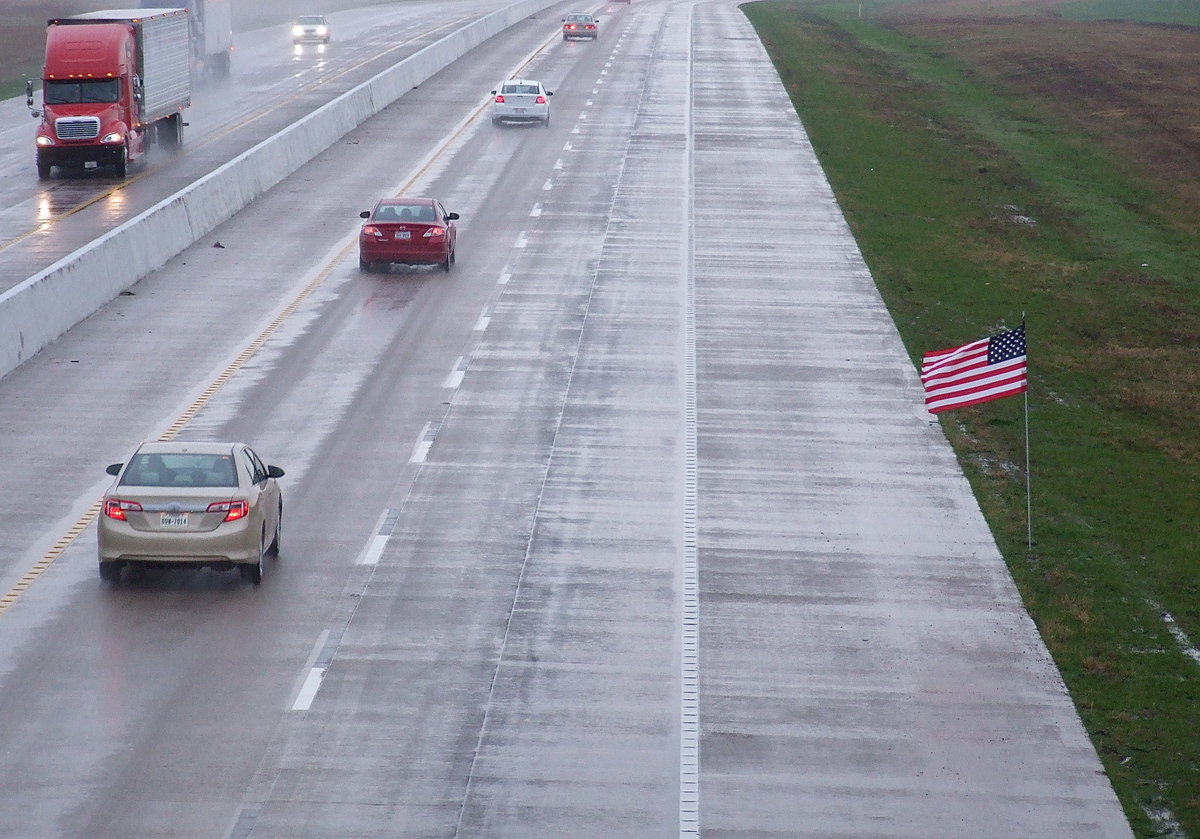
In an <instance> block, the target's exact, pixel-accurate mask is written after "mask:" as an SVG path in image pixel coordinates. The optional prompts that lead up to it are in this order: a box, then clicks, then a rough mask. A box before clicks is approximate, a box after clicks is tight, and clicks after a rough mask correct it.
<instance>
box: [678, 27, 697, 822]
mask: <svg viewBox="0 0 1200 839" xmlns="http://www.w3.org/2000/svg"><path fill="white" fill-rule="evenodd" d="M687 16H688V23H687V33H688V36H687V37H688V43H687V46H688V52H687V96H686V101H685V105H684V107H685V109H686V114H685V121H686V123H687V130H686V131H685V132H684V133H685V136H686V137H687V151H686V154H685V160H684V172H683V178H684V180H683V182H684V183H685V184H686V195H687V211H686V217H685V220H684V221H685V226H686V230H685V234H684V235H685V242H684V245H685V249H686V250H685V254H686V257H685V260H684V264H685V266H686V267H685V276H684V278H683V279H684V287H685V294H684V313H683V315H684V316H683V325H684V328H683V356H684V406H683V413H684V416H683V422H684V435H683V438H684V488H683V563H682V580H681V583H682V586H683V602H682V609H681V613H680V644H681V649H680V674H679V675H680V693H679V836H680V839H698V837H699V836H700V581H699V576H700V575H699V557H698V546H697V524H696V506H697V500H696V496H697V492H698V485H697V483H698V481H697V463H696V461H697V454H696V450H697V446H696V239H695V230H694V228H695V218H696V206H695V204H696V198H695V195H696V193H695V184H696V179H695V173H696V165H695V154H696V143H695V131H694V129H695V122H694V115H693V107H694V103H695V92H694V91H695V87H694V86H695V55H696V51H695V44H694V38H695V6H688V10H687Z"/></svg>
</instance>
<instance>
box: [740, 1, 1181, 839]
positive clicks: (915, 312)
mask: <svg viewBox="0 0 1200 839" xmlns="http://www.w3.org/2000/svg"><path fill="white" fill-rule="evenodd" d="M744 8H745V9H746V12H747V14H748V16H749V17H750V19H751V21H752V22H753V23H754V25H755V26H756V27H757V29H758V31H759V34H760V37H761V38H762V40H763V42H764V44H766V46H767V48H768V51H769V52H770V54H771V56H772V58H773V60H774V61H775V63H776V66H777V68H778V69H779V73H780V77H781V79H782V80H783V82H784V84H785V85H786V86H787V88H788V90H789V92H790V93H791V96H792V99H793V102H794V103H795V105H796V109H797V111H798V113H799V114H800V117H801V119H802V120H803V122H804V124H805V126H806V128H807V130H808V132H809V134H810V136H811V138H812V141H813V145H814V147H815V148H816V150H817V153H818V155H819V157H820V159H821V162H822V165H823V166H824V168H825V170H826V173H827V174H828V176H829V178H830V181H831V182H832V184H833V186H834V189H835V191H836V193H837V195H838V199H839V202H840V203H841V205H842V208H843V210H844V211H845V213H846V216H847V218H848V220H849V221H850V224H851V226H852V227H853V229H854V231H855V235H856V237H857V239H858V242H859V245H860V247H861V248H862V250H863V254H864V256H865V257H866V259H867V262H868V264H869V265H870V266H871V270H872V273H873V275H874V276H875V279H876V282H877V284H878V285H879V288H880V291H881V293H882V294H883V296H884V299H885V300H886V302H887V304H888V306H889V308H890V310H891V312H892V315H893V317H894V319H895V321H896V323H897V326H898V328H899V329H900V332H901V335H902V336H903V338H904V341H905V344H906V346H907V348H908V351H909V353H910V355H911V357H912V359H913V363H914V365H919V359H920V356H921V354H922V352H924V351H925V350H931V349H937V348H941V347H945V346H952V345H954V344H958V343H962V342H965V341H967V340H971V339H974V338H978V337H982V336H983V335H986V334H990V333H993V332H995V331H997V330H998V329H1000V328H1001V326H1004V325H1007V326H1013V325H1015V324H1016V323H1018V322H1019V321H1020V319H1021V316H1022V313H1023V312H1024V313H1026V315H1027V319H1028V337H1029V353H1030V371H1031V390H1030V424H1031V438H1032V440H1031V449H1032V460H1033V476H1032V486H1033V509H1034V516H1033V522H1032V526H1033V533H1034V539H1035V545H1034V549H1033V550H1032V551H1030V550H1028V549H1027V547H1026V518H1025V484H1024V475H1023V468H1022V467H1023V464H1024V441H1023V423H1022V416H1021V409H1022V402H1021V400H1020V399H1008V400H1002V401H998V402H993V403H989V404H987V405H983V406H978V407H975V408H971V409H965V410H961V411H956V412H950V413H947V414H943V415H942V423H943V428H944V429H945V430H946V433H947V435H948V437H949V438H950V440H951V443H952V444H953V445H954V447H955V449H956V451H957V452H958V455H959V459H960V461H961V463H962V464H963V467H964V470H965V472H966V473H967V476H968V478H969V479H970V480H971V482H972V485H973V487H974V489H975V492H976V495H977V497H978V498H979V501H980V504H981V507H982V508H983V510H984V513H985V515H986V516H987V518H988V521H989V523H990V525H991V527H992V530H993V533H994V534H995V536H996V539H997V542H998V544H999V545H1000V548H1001V551H1002V552H1003V554H1004V556H1005V558H1006V560H1007V562H1008V564H1009V567H1010V568H1011V570H1012V573H1013V576H1014V578H1015V579H1016V581H1017V584H1018V586H1019V587H1020V589H1021V593H1022V596H1023V598H1024V600H1025V603H1026V606H1027V607H1028V609H1029V611H1030V613H1031V615H1032V616H1033V618H1034V620H1035V621H1036V622H1037V624H1038V627H1039V629H1040V631H1041V633H1042V635H1043V637H1044V638H1045V640H1046V643H1047V645H1048V646H1049V648H1050V650H1051V652H1052V653H1053V655H1054V657H1055V660H1056V662H1057V664H1058V666H1059V668H1060V670H1061V671H1062V673H1063V677H1064V679H1065V680H1066V682H1067V685H1068V687H1069V689H1070V691H1071V694H1072V696H1073V698H1074V700H1075V702H1076V705H1077V707H1078V708H1079V710H1080V715H1081V717H1082V719H1083V721H1084V724H1085V726H1086V728H1087V729H1088V731H1089V733H1090V734H1091V737H1092V740H1093V742H1094V743H1095V745H1096V748H1097V751H1098V752H1099V754H1100V756H1101V758H1102V760H1103V761H1104V764H1105V768H1106V769H1107V771H1108V774H1109V777H1110V778H1111V779H1112V782H1113V785H1114V788H1115V789H1116V791H1117V793H1118V795H1119V796H1120V798H1121V800H1122V802H1123V804H1124V806H1125V810H1126V812H1127V814H1128V815H1129V818H1130V820H1131V823H1132V824H1133V826H1134V830H1135V833H1136V834H1137V835H1138V836H1139V837H1152V836H1158V835H1162V834H1161V832H1160V830H1161V828H1162V825H1161V824H1159V823H1157V822H1156V821H1155V820H1154V819H1153V818H1152V817H1151V816H1150V815H1149V813H1150V812H1161V811H1162V810H1164V809H1165V810H1166V811H1169V812H1170V813H1171V814H1173V816H1174V818H1175V819H1176V820H1177V821H1178V823H1179V825H1180V826H1181V827H1182V829H1183V830H1184V832H1185V834H1186V835H1188V836H1192V837H1200V725H1197V721H1198V717H1200V668H1198V667H1197V664H1196V662H1194V661H1193V660H1191V659H1190V658H1188V657H1187V656H1186V655H1185V654H1184V653H1183V651H1181V650H1180V648H1179V646H1178V644H1177V643H1176V641H1175V640H1174V639H1173V638H1172V636H1171V634H1170V633H1169V631H1168V628H1167V626H1166V624H1165V623H1164V621H1163V620H1162V618H1161V614H1160V613H1161V611H1164V610H1165V611H1167V612H1170V613H1171V614H1172V615H1173V616H1174V618H1175V620H1176V621H1177V623H1178V626H1179V627H1180V628H1182V629H1183V631H1184V632H1186V633H1187V634H1188V636H1189V637H1190V638H1192V639H1193V643H1196V642H1198V641H1200V524H1198V523H1200V465H1198V464H1200V440H1198V437H1200V435H1197V434H1196V432H1195V431H1194V426H1195V417H1196V415H1197V412H1198V409H1200V339H1198V337H1197V336H1200V302H1198V299H1197V292H1196V280H1197V278H1200V248H1198V247H1197V245H1196V236H1197V231H1200V209H1197V208H1194V207H1192V208H1189V207H1181V206H1179V205H1178V202H1177V201H1175V200H1173V199H1172V198H1171V197H1170V196H1169V195H1168V194H1165V193H1166V191H1164V190H1160V189H1156V188H1155V185H1154V184H1153V183H1152V182H1150V181H1148V180H1147V179H1144V178H1138V177H1137V176H1136V174H1135V171H1134V169H1133V168H1132V167H1131V166H1130V165H1129V164H1128V162H1127V161H1119V160H1111V159H1108V158H1107V157H1106V156H1105V154H1104V153H1103V152H1101V151H1100V150H1098V149H1097V148H1096V146H1095V145H1094V144H1093V143H1091V142H1089V141H1088V140H1087V139H1086V138H1084V137H1081V136H1079V135H1078V134H1076V133H1074V132H1073V131H1072V130H1071V129H1069V128H1067V127H1066V123H1065V121H1060V120H1057V119H1056V118H1055V114H1054V111H1053V110H1052V109H1050V108H1049V107H1047V106H1046V105H1045V103H1039V102H1033V101H1027V100H1024V99H1022V98H1020V97H1019V96H1017V95H1016V94H1015V93H1013V92H1012V91H1008V90H1004V89H1002V88H1000V87H998V86H997V85H996V84H995V83H994V82H993V81H992V80H990V79H988V78H985V77H982V76H980V75H978V74H977V73H976V72H973V71H972V70H971V69H970V68H968V67H966V66H963V65H962V64H960V63H958V62H956V61H955V60H953V59H951V58H950V57H948V51H947V50H945V49H943V48H942V47H941V46H940V45H937V44H931V43H927V42H922V41H918V40H914V39H912V38H908V37H905V36H902V35H900V34H898V33H896V32H894V31H891V30H888V29H884V28H881V27H879V26H876V25H874V24H873V23H871V22H870V19H869V16H868V18H867V19H866V20H862V19H859V18H858V16H857V14H856V12H857V4H853V7H852V6H851V5H850V4H844V3H843V4H837V5H834V4H821V5H817V4H808V3H799V2H794V0H793V2H788V0H771V2H764V3H756V4H752V5H749V6H746V7H744Z"/></svg>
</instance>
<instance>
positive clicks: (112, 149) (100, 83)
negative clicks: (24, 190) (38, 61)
mask: <svg viewBox="0 0 1200 839" xmlns="http://www.w3.org/2000/svg"><path fill="white" fill-rule="evenodd" d="M191 53H192V43H191V30H190V23H189V18H188V11H187V9H182V8H179V9H167V8H162V9H111V10H108V11H100V12H89V13H87V14H82V15H76V16H74V17H64V18H53V19H51V20H50V21H49V24H48V26H47V29H46V64H45V67H44V68H43V72H42V94H43V95H42V110H41V111H36V110H35V111H34V112H33V114H34V116H35V117H41V120H42V121H41V124H40V125H39V126H38V131H37V140H36V143H37V171H38V177H39V178H43V179H44V178H48V177H50V174H51V170H52V168H53V167H55V166H58V167H60V168H62V169H64V170H66V171H79V170H87V169H96V168H98V167H101V166H111V167H112V168H113V169H114V170H115V172H116V174H117V176H118V177H125V174H126V173H127V171H128V169H129V166H130V165H131V164H134V163H136V162H137V161H138V160H139V159H141V158H142V157H143V156H144V155H145V154H146V152H147V150H148V149H149V148H150V147H151V146H153V145H159V144H161V145H162V146H163V147H165V148H168V149H176V148H178V147H179V146H180V145H181V144H182V143H183V109H184V108H186V107H188V105H190V104H191V100H192V81H191ZM27 93H28V97H27V99H28V102H29V105H30V107H32V106H33V83H32V82H30V85H29V89H28V91H27Z"/></svg>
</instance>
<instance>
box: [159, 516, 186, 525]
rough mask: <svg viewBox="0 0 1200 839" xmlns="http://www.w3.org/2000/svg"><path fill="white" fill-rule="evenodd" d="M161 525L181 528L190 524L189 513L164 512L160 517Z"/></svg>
mask: <svg viewBox="0 0 1200 839" xmlns="http://www.w3.org/2000/svg"><path fill="white" fill-rule="evenodd" d="M158 526H159V527H171V528H180V527H187V526H188V514H187V513H163V514H162V516H160V517H159V519H158Z"/></svg>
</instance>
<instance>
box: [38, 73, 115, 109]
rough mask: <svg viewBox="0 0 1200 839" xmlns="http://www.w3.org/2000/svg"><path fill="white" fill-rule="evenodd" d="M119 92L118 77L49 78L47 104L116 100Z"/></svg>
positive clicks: (47, 82)
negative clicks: (53, 79)
mask: <svg viewBox="0 0 1200 839" xmlns="http://www.w3.org/2000/svg"><path fill="white" fill-rule="evenodd" d="M119 92H120V88H119V85H118V80H117V79H82V80H77V79H72V80H71V81H50V80H47V81H46V104H47V105H73V104H76V103H79V102H116V101H117V95H118V93H119Z"/></svg>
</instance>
